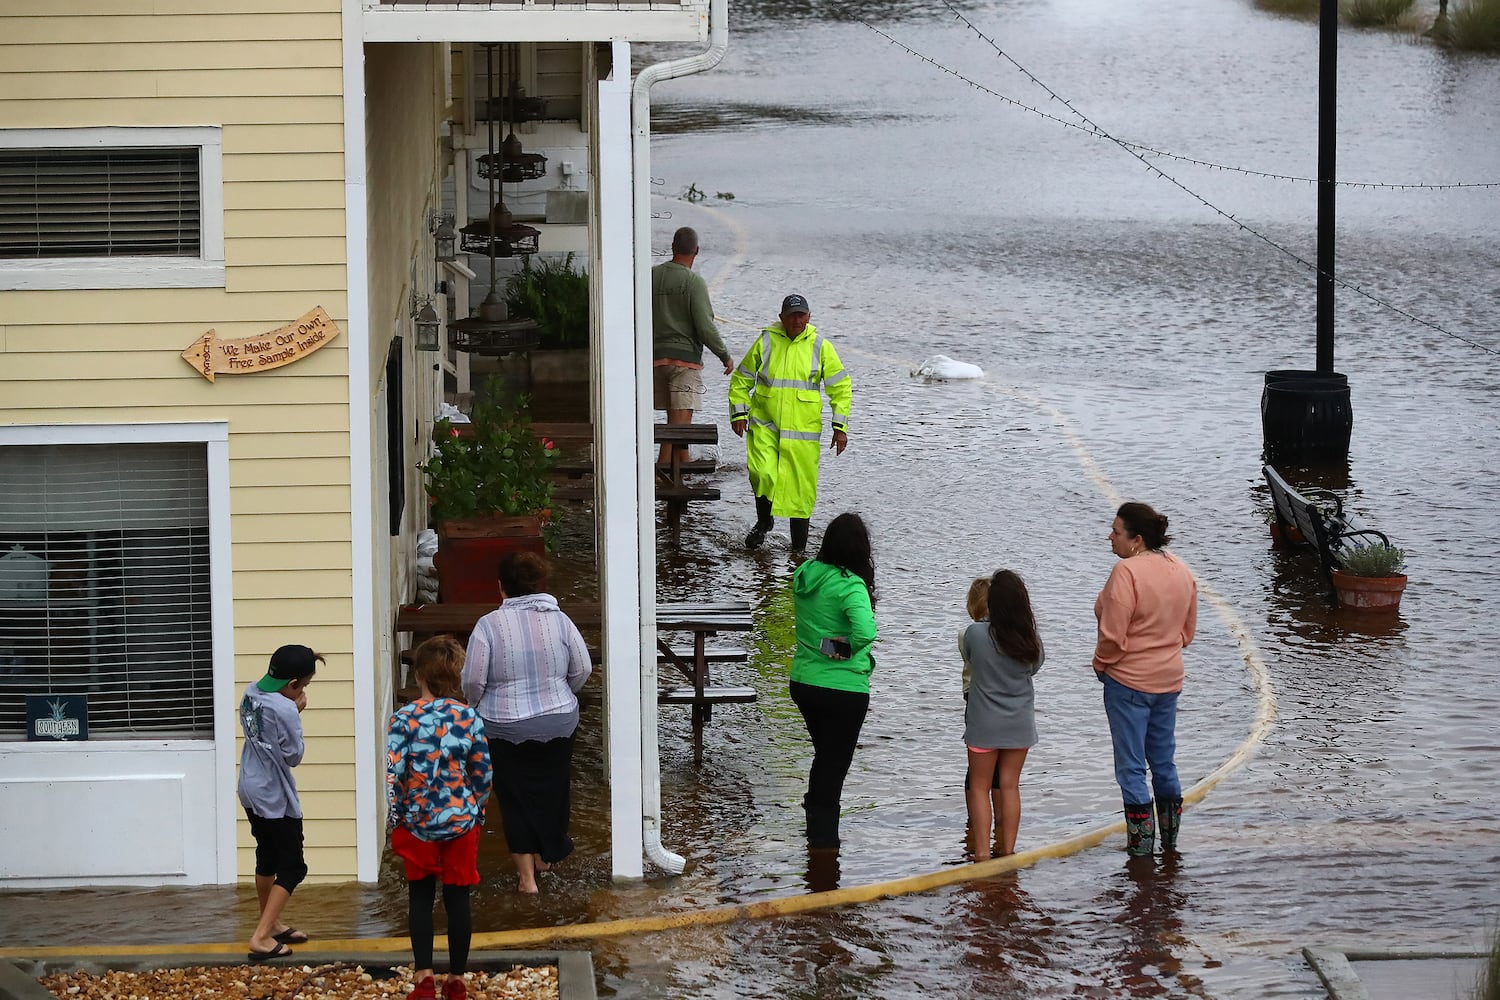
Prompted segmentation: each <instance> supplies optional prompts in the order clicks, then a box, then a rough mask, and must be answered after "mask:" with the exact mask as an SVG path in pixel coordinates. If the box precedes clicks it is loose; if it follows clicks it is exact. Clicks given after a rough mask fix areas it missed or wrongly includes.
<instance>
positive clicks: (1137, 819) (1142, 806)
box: [1125, 802, 1156, 858]
mask: <svg viewBox="0 0 1500 1000" xmlns="http://www.w3.org/2000/svg"><path fill="white" fill-rule="evenodd" d="M1125 850H1126V852H1127V853H1128V854H1129V855H1130V856H1131V857H1133V858H1149V857H1150V856H1151V855H1152V853H1153V852H1155V850H1156V821H1155V820H1153V819H1152V818H1151V803H1149V802H1127V803H1125Z"/></svg>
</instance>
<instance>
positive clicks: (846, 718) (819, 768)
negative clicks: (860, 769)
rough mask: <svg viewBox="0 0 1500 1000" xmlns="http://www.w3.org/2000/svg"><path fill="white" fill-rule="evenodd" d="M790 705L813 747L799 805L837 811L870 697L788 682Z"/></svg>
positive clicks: (853, 692) (852, 692)
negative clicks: (792, 703)
mask: <svg viewBox="0 0 1500 1000" xmlns="http://www.w3.org/2000/svg"><path fill="white" fill-rule="evenodd" d="M792 701H793V702H795V703H796V705H797V710H798V711H799V712H801V713H802V721H803V722H805V723H807V734H808V735H809V736H811V737H812V745H813V762H812V770H811V771H810V772H809V773H808V776H807V795H806V796H804V797H803V799H802V804H803V805H804V806H807V807H810V808H819V807H830V808H834V809H837V808H838V804H839V797H840V796H842V795H843V793H844V778H845V777H847V776H848V774H849V765H850V764H852V763H853V762H854V747H855V744H857V743H858V742H859V731H860V729H861V727H863V726H864V724H865V713H866V712H868V711H869V710H870V696H869V694H861V693H859V692H856V691H836V690H834V689H833V688H825V687H818V686H816V685H814V684H802V683H800V682H798V681H792Z"/></svg>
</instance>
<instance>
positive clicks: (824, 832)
mask: <svg viewBox="0 0 1500 1000" xmlns="http://www.w3.org/2000/svg"><path fill="white" fill-rule="evenodd" d="M802 810H803V812H805V813H807V846H808V847H809V848H811V849H813V850H823V849H825V848H833V849H835V850H837V849H838V846H839V809H838V806H803V807H802Z"/></svg>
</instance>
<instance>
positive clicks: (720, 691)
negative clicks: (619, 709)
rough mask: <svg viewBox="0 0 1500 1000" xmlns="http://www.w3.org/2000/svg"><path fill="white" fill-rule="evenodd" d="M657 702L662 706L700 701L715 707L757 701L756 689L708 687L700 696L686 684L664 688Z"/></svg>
mask: <svg viewBox="0 0 1500 1000" xmlns="http://www.w3.org/2000/svg"><path fill="white" fill-rule="evenodd" d="M656 700H657V702H658V703H659V704H662V705H696V704H698V703H699V702H700V701H703V702H708V703H709V704H713V705H722V704H737V705H746V704H749V703H751V702H753V701H755V688H753V687H706V688H704V689H703V693H702V694H701V695H700V694H699V693H698V692H697V691H695V690H694V689H693V688H691V687H689V686H688V685H686V684H684V685H682V686H680V687H671V688H662V689H661V690H660V691H658V692H657V693H656Z"/></svg>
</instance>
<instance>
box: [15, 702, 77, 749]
mask: <svg viewBox="0 0 1500 1000" xmlns="http://www.w3.org/2000/svg"><path fill="white" fill-rule="evenodd" d="M26 738H27V739H28V740H86V739H88V738H89V696H88V695H86V694H28V695H27V696H26Z"/></svg>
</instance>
